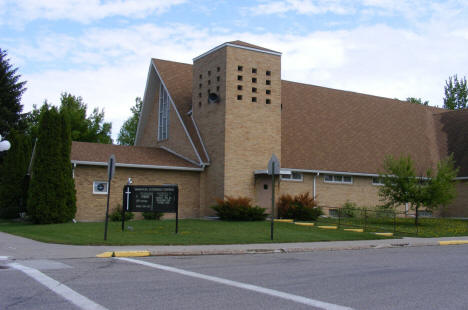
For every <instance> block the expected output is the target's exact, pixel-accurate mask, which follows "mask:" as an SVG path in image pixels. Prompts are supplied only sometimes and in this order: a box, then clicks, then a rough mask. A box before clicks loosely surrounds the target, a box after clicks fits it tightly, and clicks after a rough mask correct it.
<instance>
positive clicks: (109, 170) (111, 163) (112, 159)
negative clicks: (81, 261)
mask: <svg viewBox="0 0 468 310" xmlns="http://www.w3.org/2000/svg"><path fill="white" fill-rule="evenodd" d="M114 173H115V155H114V154H112V155H111V156H110V157H109V163H108V164H107V207H106V224H105V228H104V240H107V224H108V222H109V198H110V192H111V180H112V177H113V176H114Z"/></svg>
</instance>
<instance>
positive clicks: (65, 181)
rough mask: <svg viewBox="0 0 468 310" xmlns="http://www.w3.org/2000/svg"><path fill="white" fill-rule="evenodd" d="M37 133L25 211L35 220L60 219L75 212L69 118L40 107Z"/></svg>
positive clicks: (54, 220) (54, 109)
mask: <svg viewBox="0 0 468 310" xmlns="http://www.w3.org/2000/svg"><path fill="white" fill-rule="evenodd" d="M41 110H42V111H41V119H40V121H39V133H38V134H39V136H38V140H37V145H36V152H35V157H34V162H33V169H32V175H31V183H30V188H29V193H28V194H29V195H28V214H29V216H30V217H31V219H32V220H33V222H35V223H38V224H50V223H62V222H67V221H70V220H71V219H73V217H74V216H75V212H76V206H75V204H74V201H75V198H74V188H73V189H71V186H72V185H73V180H70V179H71V178H72V174H71V164H70V143H71V142H70V138H69V136H70V133H69V128H70V127H69V124H68V122H69V119H68V118H67V117H64V115H63V114H60V113H59V112H58V111H57V109H56V108H55V107H49V106H47V105H45V106H43V107H42V108H41Z"/></svg>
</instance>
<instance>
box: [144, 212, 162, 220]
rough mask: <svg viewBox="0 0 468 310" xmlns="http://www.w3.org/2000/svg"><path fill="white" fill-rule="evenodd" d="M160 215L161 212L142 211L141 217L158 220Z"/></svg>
mask: <svg viewBox="0 0 468 310" xmlns="http://www.w3.org/2000/svg"><path fill="white" fill-rule="evenodd" d="M162 216H163V213H162V212H143V218H144V219H145V220H159V219H161V217H162Z"/></svg>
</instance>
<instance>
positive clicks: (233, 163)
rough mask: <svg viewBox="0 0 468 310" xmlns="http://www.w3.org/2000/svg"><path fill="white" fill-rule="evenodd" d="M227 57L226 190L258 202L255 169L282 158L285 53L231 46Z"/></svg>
mask: <svg viewBox="0 0 468 310" xmlns="http://www.w3.org/2000/svg"><path fill="white" fill-rule="evenodd" d="M226 57H227V61H226V68H227V69H226V143H225V154H226V156H225V179H224V182H225V184H224V188H225V194H226V195H229V196H247V197H250V198H252V199H253V200H254V201H255V199H256V196H255V183H254V182H255V178H254V171H255V170H259V169H266V166H267V163H268V160H269V159H270V158H271V155H272V154H275V155H276V156H277V157H278V159H279V160H281V57H280V56H276V55H271V54H266V53H261V52H256V51H250V50H245V49H241V48H235V47H229V46H228V47H227V55H226ZM239 66H241V67H242V68H239ZM253 69H255V70H256V72H253ZM267 71H268V72H269V75H267ZM238 76H241V77H242V80H239V78H238ZM254 79H256V81H254ZM267 81H269V84H267ZM239 85H240V86H241V87H242V90H239V89H238V86H239ZM253 88H255V90H254V89H253ZM267 90H268V91H269V94H267ZM238 96H242V98H240V97H239V98H238ZM252 98H255V101H254V100H253V99H252ZM267 100H269V104H267V103H266V101H267Z"/></svg>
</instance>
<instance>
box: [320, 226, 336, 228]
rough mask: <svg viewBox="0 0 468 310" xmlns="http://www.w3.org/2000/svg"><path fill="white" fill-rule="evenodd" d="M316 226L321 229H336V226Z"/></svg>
mask: <svg viewBox="0 0 468 310" xmlns="http://www.w3.org/2000/svg"><path fill="white" fill-rule="evenodd" d="M317 227H318V228H322V229H338V227H337V226H317Z"/></svg>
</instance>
